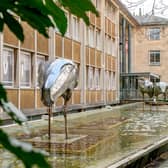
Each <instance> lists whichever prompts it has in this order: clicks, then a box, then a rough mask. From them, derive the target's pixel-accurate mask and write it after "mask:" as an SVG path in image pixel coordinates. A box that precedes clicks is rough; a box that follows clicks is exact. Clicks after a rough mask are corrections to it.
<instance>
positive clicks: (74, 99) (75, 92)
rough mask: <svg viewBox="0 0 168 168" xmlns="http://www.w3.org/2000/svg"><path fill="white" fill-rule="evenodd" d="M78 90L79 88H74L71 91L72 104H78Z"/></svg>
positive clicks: (79, 97)
mask: <svg viewBox="0 0 168 168" xmlns="http://www.w3.org/2000/svg"><path fill="white" fill-rule="evenodd" d="M80 93H81V92H80V91H79V90H74V91H73V104H80V99H81V96H80Z"/></svg>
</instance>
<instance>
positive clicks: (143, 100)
mask: <svg viewBox="0 0 168 168" xmlns="http://www.w3.org/2000/svg"><path fill="white" fill-rule="evenodd" d="M142 96H143V111H144V109H145V99H144V94H143V95H142Z"/></svg>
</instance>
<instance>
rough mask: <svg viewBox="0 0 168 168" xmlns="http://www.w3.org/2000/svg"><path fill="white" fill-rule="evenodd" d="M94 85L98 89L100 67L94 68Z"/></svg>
mask: <svg viewBox="0 0 168 168" xmlns="http://www.w3.org/2000/svg"><path fill="white" fill-rule="evenodd" d="M94 77H95V87H96V89H100V69H97V68H96V69H95V76H94Z"/></svg>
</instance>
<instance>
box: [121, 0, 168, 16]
mask: <svg viewBox="0 0 168 168" xmlns="http://www.w3.org/2000/svg"><path fill="white" fill-rule="evenodd" d="M121 2H123V3H124V4H125V5H126V6H127V7H130V6H131V7H130V8H129V10H130V11H131V13H135V14H138V13H139V9H140V8H141V12H142V14H146V13H148V14H151V13H152V8H153V4H154V2H155V5H154V6H155V8H154V13H155V15H157V16H161V17H166V18H168V0H121Z"/></svg>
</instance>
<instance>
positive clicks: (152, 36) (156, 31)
mask: <svg viewBox="0 0 168 168" xmlns="http://www.w3.org/2000/svg"><path fill="white" fill-rule="evenodd" d="M148 34H149V40H160V28H150V29H149V30H148Z"/></svg>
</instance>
